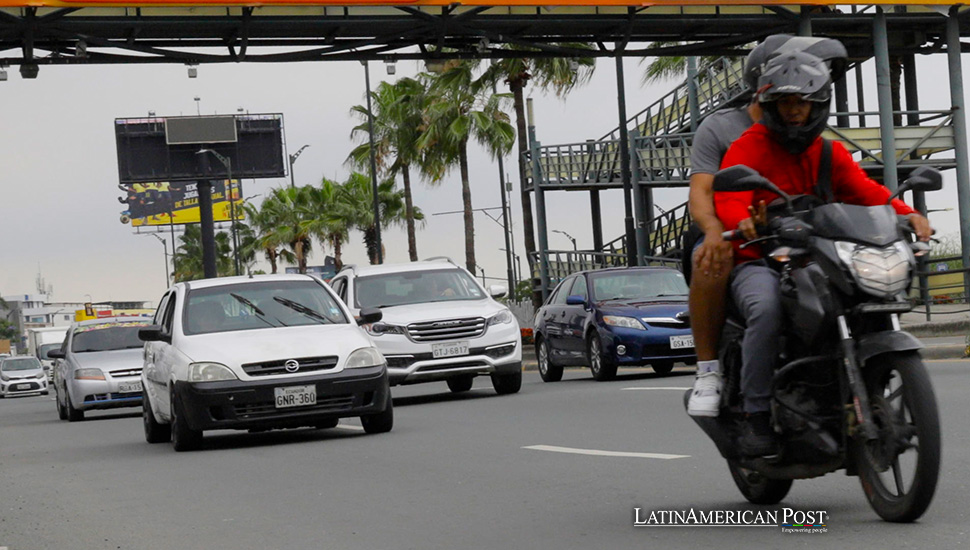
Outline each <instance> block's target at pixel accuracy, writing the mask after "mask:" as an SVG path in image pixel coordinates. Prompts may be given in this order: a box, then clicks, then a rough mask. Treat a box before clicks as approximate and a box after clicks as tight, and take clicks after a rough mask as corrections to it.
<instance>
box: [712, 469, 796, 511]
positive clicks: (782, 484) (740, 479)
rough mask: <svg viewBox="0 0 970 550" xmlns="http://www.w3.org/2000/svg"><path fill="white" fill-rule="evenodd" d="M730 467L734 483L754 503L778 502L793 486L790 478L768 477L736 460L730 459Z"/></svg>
mask: <svg viewBox="0 0 970 550" xmlns="http://www.w3.org/2000/svg"><path fill="white" fill-rule="evenodd" d="M728 469H729V470H731V478H732V479H734V484H735V485H737V486H738V489H739V490H740V491H741V494H742V495H744V498H746V499H748V502H750V503H752V504H778V503H779V502H781V499H783V498H785V496H787V495H788V491H789V490H790V489H791V486H792V480H790V479H768V478H766V477H765V476H763V475H761V474H759V473H758V472H755V471H754V470H748V469H747V468H742V467H741V466H740V465H738V463H737V461H734V460H728Z"/></svg>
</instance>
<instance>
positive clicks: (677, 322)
mask: <svg viewBox="0 0 970 550" xmlns="http://www.w3.org/2000/svg"><path fill="white" fill-rule="evenodd" d="M687 319H689V318H684V317H682V318H674V317H643V318H641V319H640V320H641V321H643V322H644V324H646V325H650V326H651V327H662V328H690V321H688V320H687Z"/></svg>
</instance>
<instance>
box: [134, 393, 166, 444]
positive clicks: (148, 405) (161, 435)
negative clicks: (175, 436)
mask: <svg viewBox="0 0 970 550" xmlns="http://www.w3.org/2000/svg"><path fill="white" fill-rule="evenodd" d="M141 419H142V424H143V425H144V426H145V441H147V442H149V443H164V442H166V441H171V439H172V425H171V424H159V423H158V421H156V420H155V413H154V412H153V411H152V402H151V401H150V400H149V399H148V396H147V395H145V396H144V397H142V407H141Z"/></svg>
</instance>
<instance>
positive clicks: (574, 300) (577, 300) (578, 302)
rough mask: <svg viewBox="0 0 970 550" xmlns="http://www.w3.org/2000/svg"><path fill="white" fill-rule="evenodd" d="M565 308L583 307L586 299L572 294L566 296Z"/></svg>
mask: <svg viewBox="0 0 970 550" xmlns="http://www.w3.org/2000/svg"><path fill="white" fill-rule="evenodd" d="M566 305H567V306H585V305H586V298H584V297H582V296H580V295H579V294H573V295H572V296H566Z"/></svg>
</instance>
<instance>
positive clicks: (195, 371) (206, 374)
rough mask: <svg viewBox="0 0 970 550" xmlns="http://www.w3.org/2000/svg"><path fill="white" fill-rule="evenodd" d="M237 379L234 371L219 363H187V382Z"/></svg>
mask: <svg viewBox="0 0 970 550" xmlns="http://www.w3.org/2000/svg"><path fill="white" fill-rule="evenodd" d="M219 380H239V377H237V376H236V373H234V372H232V371H231V370H230V369H229V367H227V366H225V365H223V364H221V363H192V364H191V365H189V382H216V381H219Z"/></svg>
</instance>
